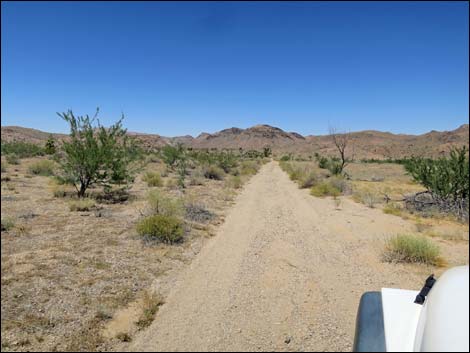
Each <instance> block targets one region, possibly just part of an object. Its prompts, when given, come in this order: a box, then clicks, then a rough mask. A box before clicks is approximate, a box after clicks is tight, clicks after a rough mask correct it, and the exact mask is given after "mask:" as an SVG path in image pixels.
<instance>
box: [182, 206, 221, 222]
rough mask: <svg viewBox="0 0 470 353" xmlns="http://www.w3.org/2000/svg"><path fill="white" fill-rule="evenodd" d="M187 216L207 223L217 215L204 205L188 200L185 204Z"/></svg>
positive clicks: (195, 220)
mask: <svg viewBox="0 0 470 353" xmlns="http://www.w3.org/2000/svg"><path fill="white" fill-rule="evenodd" d="M185 209H186V214H185V218H186V219H188V220H190V221H193V222H198V223H206V222H208V221H210V220H211V219H213V218H214V217H215V214H214V213H212V212H211V211H209V210H208V209H207V208H206V207H205V206H204V205H202V204H200V203H197V202H188V203H187V204H186V205H185Z"/></svg>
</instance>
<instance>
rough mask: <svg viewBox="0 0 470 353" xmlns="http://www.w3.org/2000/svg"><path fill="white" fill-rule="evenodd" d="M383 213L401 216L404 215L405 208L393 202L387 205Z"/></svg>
mask: <svg viewBox="0 0 470 353" xmlns="http://www.w3.org/2000/svg"><path fill="white" fill-rule="evenodd" d="M382 211H383V212H384V213H386V214H391V215H394V216H401V215H402V214H403V208H402V207H401V206H400V205H399V204H397V203H393V202H391V203H388V204H386V205H385V206H384V208H383V209H382Z"/></svg>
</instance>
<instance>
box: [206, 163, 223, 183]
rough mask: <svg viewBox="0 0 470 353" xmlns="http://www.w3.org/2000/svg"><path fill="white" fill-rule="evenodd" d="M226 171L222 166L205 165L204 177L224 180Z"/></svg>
mask: <svg viewBox="0 0 470 353" xmlns="http://www.w3.org/2000/svg"><path fill="white" fill-rule="evenodd" d="M224 176H225V172H224V170H223V169H222V168H219V167H217V166H215V165H208V166H206V167H204V177H205V178H207V179H213V180H222V179H224Z"/></svg>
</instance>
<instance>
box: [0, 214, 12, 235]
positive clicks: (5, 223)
mask: <svg viewBox="0 0 470 353" xmlns="http://www.w3.org/2000/svg"><path fill="white" fill-rule="evenodd" d="M14 226H15V221H14V220H13V218H11V217H2V219H1V230H2V232H8V231H9V230H11V229H12V228H13V227H14Z"/></svg>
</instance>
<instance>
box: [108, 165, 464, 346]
mask: <svg viewBox="0 0 470 353" xmlns="http://www.w3.org/2000/svg"><path fill="white" fill-rule="evenodd" d="M414 230H415V226H414V224H413V223H411V222H409V221H406V220H403V219H401V218H399V217H396V216H392V215H386V214H383V213H382V212H381V211H380V210H379V209H370V208H367V207H366V206H364V205H361V204H357V203H354V202H353V201H351V200H348V199H343V200H342V204H341V205H340V206H339V207H337V205H335V202H334V201H333V200H332V199H328V198H327V199H319V198H315V197H312V196H310V195H309V194H308V191H307V190H300V189H298V188H297V186H296V185H295V184H294V183H293V182H292V181H290V180H289V178H288V177H287V175H286V174H285V173H284V172H282V171H281V169H280V168H279V166H278V165H277V163H276V162H272V163H269V164H267V165H265V166H264V167H263V168H262V169H261V171H260V172H259V173H258V174H257V175H256V176H254V177H253V178H252V179H251V180H250V182H249V183H248V184H247V185H246V187H245V189H244V190H243V192H242V193H241V194H240V195H239V196H238V197H237V202H236V204H235V205H234V207H233V208H232V210H231V211H230V212H229V214H228V216H227V218H226V221H225V223H224V224H223V225H222V226H221V227H220V228H219V229H218V233H217V236H215V237H214V238H212V239H211V240H209V242H208V243H207V245H205V246H204V248H203V249H202V250H201V252H200V253H199V254H198V256H197V257H196V258H195V260H194V261H193V262H192V263H191V265H189V266H188V267H187V268H186V269H185V270H184V271H183V272H182V273H181V275H180V276H179V278H178V281H177V283H176V284H175V286H174V287H173V289H172V290H171V292H170V293H169V295H168V296H167V298H165V304H164V305H163V306H162V307H161V308H160V311H159V312H158V313H157V317H156V319H155V321H154V322H153V324H152V325H151V326H150V327H149V328H148V329H147V330H145V331H142V332H140V333H139V334H138V335H137V336H136V337H135V338H134V339H133V341H132V342H131V343H130V345H129V346H128V347H125V349H131V350H137V351H155V350H156V351H166V350H170V351H206V350H208V351H217V350H224V351H228V350H231V351H237V350H242V351H269V350H283V351H284V350H285V351H298V350H302V351H304V350H313V351H315V350H317V351H318V350H326V351H335V350H350V349H351V347H352V342H353V336H354V324H355V316H356V310H357V305H358V302H359V298H360V296H361V294H362V293H363V292H365V291H370V290H380V288H382V287H401V288H409V289H419V288H420V287H421V286H422V283H423V281H424V279H425V277H426V276H427V275H428V274H430V273H433V272H434V273H437V274H439V273H441V272H442V271H443V270H444V269H436V268H432V267H426V266H421V265H400V264H389V263H383V262H382V261H381V252H382V249H383V242H384V239H386V237H387V236H390V235H393V234H396V233H402V232H412V231H414ZM433 241H439V240H433ZM439 242H440V246H441V248H442V250H443V253H444V256H446V257H447V259H448V261H449V265H450V266H452V265H456V264H462V263H468V243H466V244H465V245H463V244H456V243H452V242H444V241H439ZM155 289H156V290H158V288H155ZM117 348H118V349H123V348H124V347H122V346H121V347H117Z"/></svg>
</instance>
